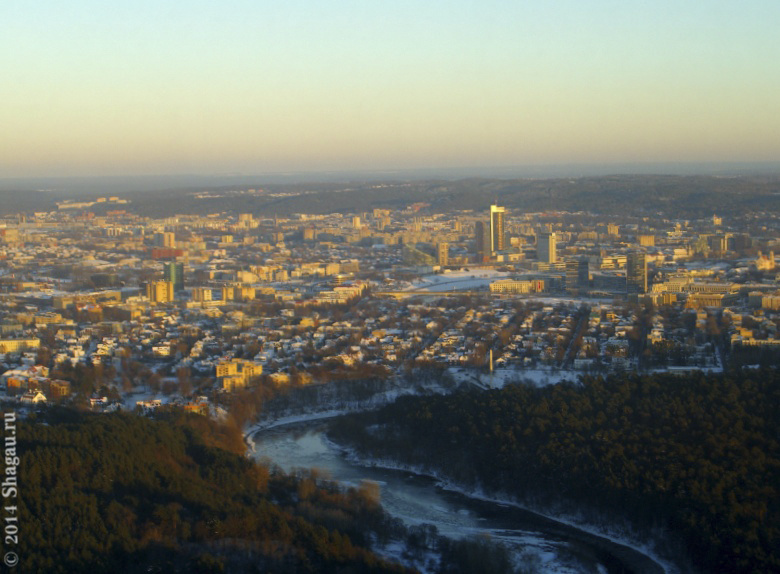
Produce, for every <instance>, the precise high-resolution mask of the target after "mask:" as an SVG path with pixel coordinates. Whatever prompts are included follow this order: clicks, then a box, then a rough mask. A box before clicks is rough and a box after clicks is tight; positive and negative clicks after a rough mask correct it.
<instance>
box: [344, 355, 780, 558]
mask: <svg viewBox="0 0 780 574" xmlns="http://www.w3.org/2000/svg"><path fill="white" fill-rule="evenodd" d="M331 436H332V437H333V438H335V439H336V440H338V441H340V442H343V443H347V444H350V445H351V446H353V447H354V448H356V449H357V450H358V452H360V453H362V454H363V455H366V456H381V457H385V458H394V459H397V460H400V461H403V462H405V463H409V464H414V465H422V466H425V467H428V468H430V469H432V470H436V471H438V472H443V473H445V474H446V475H448V476H449V477H450V478H452V479H454V480H457V481H459V482H461V483H463V484H471V485H479V486H481V487H484V488H486V489H488V490H490V491H493V492H504V493H507V492H508V493H511V494H512V495H514V496H516V497H517V498H518V499H520V500H534V501H535V502H536V503H537V504H538V503H539V502H540V501H541V502H542V503H543V504H544V503H548V504H549V503H552V502H553V501H560V500H566V501H567V502H573V503H576V504H578V505H581V506H586V507H588V508H593V507H597V508H598V509H599V510H600V511H602V512H605V513H610V514H611V515H613V516H616V515H621V516H623V517H627V518H629V519H630V520H631V522H633V523H634V524H636V525H638V526H656V527H657V526H659V525H660V526H661V527H662V528H664V529H666V530H667V531H669V532H671V533H672V537H674V538H678V539H680V540H683V541H684V546H685V553H686V554H687V555H688V558H689V559H690V560H691V562H692V563H693V564H696V565H698V566H699V567H701V568H702V570H703V571H713V572H714V571H719V572H735V571H736V572H768V571H780V553H778V551H777V548H780V497H779V496H778V488H779V487H780V374H779V373H778V372H777V371H776V370H774V369H767V370H761V371H757V370H753V371H744V372H734V373H731V374H728V375H724V376H714V375H713V376H706V375H704V374H701V373H700V374H694V375H690V376H688V377H685V378H681V377H677V376H672V375H655V376H644V377H640V376H635V375H623V376H617V377H610V378H608V379H603V378H588V379H585V380H584V381H583V384H574V383H564V384H560V385H555V386H551V387H546V388H542V389H536V388H529V387H523V386H510V387H506V388H504V389H503V390H496V391H490V392H467V393H460V394H455V395H450V396H433V397H404V398H402V399H400V400H399V401H397V402H396V403H394V404H393V405H390V406H388V407H386V408H384V409H382V410H380V411H378V412H377V413H364V414H359V415H350V416H348V417H344V418H342V419H340V420H339V421H337V422H336V423H334V426H333V427H332V430H331Z"/></svg>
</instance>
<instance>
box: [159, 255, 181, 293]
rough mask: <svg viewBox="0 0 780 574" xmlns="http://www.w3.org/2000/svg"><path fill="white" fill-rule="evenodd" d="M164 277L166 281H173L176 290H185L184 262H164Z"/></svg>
mask: <svg viewBox="0 0 780 574" xmlns="http://www.w3.org/2000/svg"><path fill="white" fill-rule="evenodd" d="M163 277H164V278H165V280H166V281H170V282H171V283H173V290H174V291H175V292H179V291H183V290H184V263H176V262H171V263H164V264H163Z"/></svg>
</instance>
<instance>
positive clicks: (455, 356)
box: [0, 197, 780, 413]
mask: <svg viewBox="0 0 780 574" xmlns="http://www.w3.org/2000/svg"><path fill="white" fill-rule="evenodd" d="M95 204H103V205H100V207H103V208H106V209H104V214H101V215H96V214H95V213H94V212H91V211H90V209H91V208H92V206H93V205H95ZM96 211H97V210H96ZM778 229H779V228H778V221H777V218H776V217H775V216H774V215H773V214H768V213H767V214H761V213H758V214H756V213H753V214H750V215H745V216H739V217H735V218H733V219H729V217H727V215H726V214H723V215H713V216H711V217H709V218H707V219H701V220H694V221H690V220H677V219H674V218H672V217H669V216H668V215H667V216H662V215H657V216H655V217H643V218H635V217H626V218H624V219H621V218H619V217H612V218H609V219H607V218H605V217H603V216H597V215H593V214H590V213H585V212H579V213H569V212H554V213H553V212H547V213H522V212H519V211H518V212H513V211H512V210H508V209H505V208H504V207H501V206H498V205H490V206H488V205H486V206H485V209H484V211H482V212H477V211H468V212H455V213H433V212H432V211H431V209H430V206H429V205H427V204H425V203H416V204H411V205H408V206H406V207H405V208H404V209H399V210H389V209H374V210H373V211H371V212H366V213H353V214H341V213H338V214H330V215H308V214H305V213H301V214H295V215H292V216H284V217H281V216H270V217H269V216H260V215H258V214H252V213H229V212H226V213H216V214H212V215H208V216H195V215H177V216H175V217H167V218H163V219H153V218H147V217H141V216H138V215H134V214H133V207H132V202H130V201H129V200H125V199H120V198H118V197H107V198H100V199H98V200H97V201H94V202H87V203H76V202H69V203H64V204H61V205H60V206H59V209H58V210H56V211H52V212H46V213H35V214H26V215H16V216H13V217H5V218H4V219H2V220H0V385H1V387H2V390H1V391H0V397H2V399H3V400H4V401H7V402H14V403H19V402H20V403H22V404H23V405H29V407H30V408H32V407H33V405H45V404H52V403H60V402H73V403H75V404H77V405H82V406H84V407H87V408H93V409H100V410H109V409H117V408H125V409H126V408H135V409H150V408H154V407H156V406H158V405H160V404H164V403H171V404H179V405H181V406H182V407H183V408H186V409H188V410H191V411H193V412H199V413H207V412H209V410H210V408H211V406H212V405H215V404H218V403H219V402H220V401H221V400H223V398H224V397H228V396H230V395H231V394H233V393H236V392H237V391H241V390H243V389H246V388H251V387H253V386H256V385H259V384H266V385H269V384H270V385H276V386H285V385H286V386H302V385H323V384H327V383H328V381H332V380H333V379H334V377H338V376H344V377H353V378H360V376H370V377H382V378H386V379H392V378H394V377H399V376H400V374H402V373H410V372H414V371H415V369H429V370H431V369H432V370H435V371H437V372H438V373H440V374H441V375H442V376H443V375H446V376H447V377H449V379H450V381H451V382H454V383H459V384H473V385H477V386H481V387H483V388H489V387H491V386H499V385H503V384H506V383H509V382H515V381H516V382H523V381H525V382H526V383H529V384H544V383H545V382H553V381H556V380H561V379H564V378H566V379H570V380H576V379H577V377H578V375H580V374H586V373H590V374H607V373H610V372H615V371H637V372H652V371H677V372H690V371H691V370H703V371H721V370H723V369H725V368H728V367H729V365H730V364H735V365H742V366H744V365H750V364H754V363H758V362H760V361H762V360H765V358H766V357H771V356H772V354H773V353H774V352H775V349H778V347H777V346H778V345H780V338H779V337H778V335H777V330H778V329H777V327H778V324H780V291H779V290H778V277H780V275H778V271H777V270H776V263H775V255H774V252H775V249H776V246H777V244H778V242H779V241H780V239H778Z"/></svg>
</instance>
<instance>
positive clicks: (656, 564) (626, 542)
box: [247, 411, 680, 574]
mask: <svg viewBox="0 0 780 574" xmlns="http://www.w3.org/2000/svg"><path fill="white" fill-rule="evenodd" d="M340 414H342V412H340V411H323V412H319V413H316V414H315V415H314V416H312V417H310V418H306V417H305V416H301V415H294V416H293V415H291V416H287V417H282V418H279V419H276V420H273V421H264V422H260V423H257V424H255V425H252V427H250V429H248V430H249V432H248V434H247V442H248V443H249V444H251V445H252V448H253V453H254V455H255V456H257V455H260V454H263V453H261V452H258V450H262V446H261V447H260V449H257V448H256V447H255V445H256V443H257V444H261V443H262V442H263V440H262V439H261V438H259V436H258V435H262V433H263V432H266V431H267V432H270V433H271V434H270V435H269V436H273V437H278V436H279V433H283V434H284V433H285V432H286V430H287V429H285V428H284V427H289V431H290V433H289V434H291V435H293V434H294V435H295V436H301V435H303V434H304V433H305V432H309V433H314V434H313V435H312V436H316V437H317V440H318V441H321V442H322V443H323V448H324V449H326V450H330V451H331V452H332V453H333V454H332V456H334V457H335V458H336V459H341V460H342V461H343V462H342V464H344V463H347V464H349V465H350V466H352V467H354V468H365V469H368V468H373V469H376V470H377V471H389V472H402V473H408V474H410V475H413V476H415V477H416V478H417V479H419V480H425V481H430V485H431V488H434V487H437V488H438V489H441V490H442V491H445V492H449V493H451V494H450V495H449V496H456V497H457V496H460V497H463V499H469V500H472V501H475V502H474V504H485V505H490V506H489V507H492V508H494V510H493V511H491V512H500V513H502V514H506V513H518V514H517V516H516V517H515V518H514V519H513V520H515V519H517V520H518V521H519V522H517V525H518V526H514V527H512V528H515V529H516V528H520V530H515V531H514V533H513V534H510V538H515V540H517V539H518V532H520V531H522V532H526V529H527V528H529V523H530V524H534V525H535V526H532V527H530V528H532V529H533V528H539V529H540V532H546V533H547V534H548V535H552V536H553V537H554V538H555V537H557V538H559V539H560V538H563V539H567V540H570V541H571V542H570V544H568V546H570V547H582V548H589V549H595V552H597V555H598V556H599V558H598V560H606V561H607V562H611V567H610V568H609V569H608V570H602V569H600V568H599V569H598V570H597V571H599V572H605V571H609V572H625V571H631V572H635V573H638V574H640V573H641V574H644V573H645V572H647V573H650V574H675V573H677V572H679V571H680V570H679V569H678V568H676V567H675V566H674V565H673V564H671V563H670V562H668V561H666V560H664V559H663V558H661V557H660V556H658V554H657V553H656V552H654V551H653V549H652V548H649V547H648V546H647V545H644V544H641V543H639V542H637V541H636V539H635V537H630V536H626V533H625V532H615V531H614V528H613V529H612V530H610V528H609V525H595V524H592V523H588V522H587V521H586V520H584V519H581V518H579V519H578V517H576V516H571V515H567V514H565V513H545V512H543V511H541V512H540V511H538V510H536V509H534V508H532V507H529V506H528V505H523V504H519V503H517V502H515V501H513V500H511V499H510V498H509V497H506V496H503V497H502V496H491V495H489V494H488V493H485V492H482V491H480V490H478V489H469V488H465V487H463V486H462V485H457V484H455V483H453V482H452V481H449V480H448V479H447V477H444V476H442V475H440V474H438V473H436V472H435V471H431V470H430V469H425V468H415V467H412V466H410V465H404V464H401V463H399V462H398V461H391V460H380V459H375V460H371V459H368V458H365V457H360V456H359V455H358V454H357V453H356V452H353V451H351V450H350V449H349V448H347V447H344V446H342V445H339V444H337V443H334V442H333V441H330V440H329V439H328V438H327V437H326V436H325V433H324V427H325V425H326V421H327V419H329V418H334V417H337V416H339V415H340ZM320 427H321V428H320ZM302 431H303V432H302ZM271 440H272V441H275V440H277V438H272V439H271ZM291 446H292V448H293V449H295V448H296V447H295V444H294V443H292V444H291ZM289 448H290V447H287V446H286V447H285V448H284V449H283V450H281V451H280V450H278V449H277V452H276V455H278V456H281V457H282V458H287V457H289V452H290V451H289ZM271 459H272V460H273V459H274V456H271ZM321 463H322V459H321V458H317V459H316V460H314V461H312V466H319V465H320V464H321ZM308 464H309V463H304V464H301V463H300V462H297V463H296V465H297V466H308ZM358 472H359V471H358ZM350 478H353V477H350ZM342 482H343V481H342ZM347 483H348V484H349V481H348V482H347ZM512 516H514V514H512ZM413 523H414V522H413ZM521 523H523V524H524V526H522V527H521V526H519V524H521ZM469 532H472V533H473V531H471V530H470V529H468V528H467V529H465V530H463V531H462V532H461V534H460V535H469ZM502 534H503V533H502V532H501V531H497V530H495V529H493V530H492V531H491V532H490V534H489V535H490V536H491V537H494V538H495V539H496V540H501V539H502V538H501V535H502ZM531 545H532V547H534V548H535V550H534V551H533V552H532V553H531V555H532V556H533V555H535V554H536V555H544V553H545V552H544V551H543V550H542V551H539V549H540V548H544V547H545V546H546V544H545V543H542V544H540V543H539V540H538V539H537V540H536V541H534V542H531ZM570 549H571V548H570ZM550 552H551V551H549V550H548V551H547V556H544V558H543V560H542V563H541V564H539V566H540V568H539V569H538V571H539V572H544V573H558V572H567V573H573V572H582V571H584V570H582V569H576V568H575V569H571V568H566V567H562V565H561V563H560V562H559V561H557V560H556V559H555V557H554V556H553V555H552V554H550ZM591 558H593V556H591ZM402 561H403V560H402ZM548 561H549V562H548ZM595 571H596V570H594V572H595Z"/></svg>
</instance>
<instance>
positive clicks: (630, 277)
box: [626, 252, 647, 294]
mask: <svg viewBox="0 0 780 574" xmlns="http://www.w3.org/2000/svg"><path fill="white" fill-rule="evenodd" d="M626 292H627V293H640V294H641V293H647V258H646V257H645V254H644V253H639V252H633V253H629V254H628V255H627V256H626Z"/></svg>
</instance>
